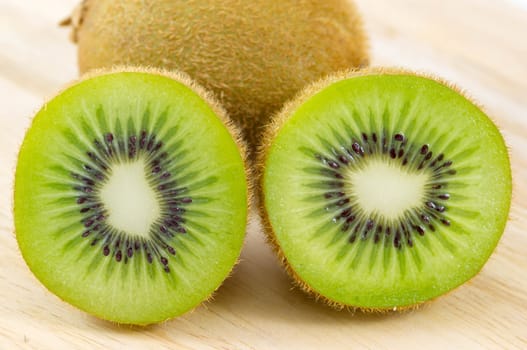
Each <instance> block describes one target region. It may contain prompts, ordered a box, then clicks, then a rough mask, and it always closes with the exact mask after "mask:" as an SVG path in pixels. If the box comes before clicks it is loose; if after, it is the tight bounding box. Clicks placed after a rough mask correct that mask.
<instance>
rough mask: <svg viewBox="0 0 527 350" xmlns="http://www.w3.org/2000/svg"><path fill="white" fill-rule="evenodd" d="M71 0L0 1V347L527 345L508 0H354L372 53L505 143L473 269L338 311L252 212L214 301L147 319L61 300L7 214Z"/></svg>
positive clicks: (523, 209) (519, 134) (513, 39)
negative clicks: (146, 323) (452, 97)
mask: <svg viewBox="0 0 527 350" xmlns="http://www.w3.org/2000/svg"><path fill="white" fill-rule="evenodd" d="M75 3H76V0H46V1H38V0H32V1H30V0H25V1H19V0H0V33H1V34H0V101H1V108H0V193H1V194H2V196H0V349H14V348H22V349H25V348H28V349H62V348H64V349H72V348H79V349H83V348H84V349H93V348H102V349H108V348H125V349H133V348H143V349H144V348H147V349H176V348H177V349H180V348H181V349H183V348H194V349H349V348H355V349H356V348H375V349H396V348H401V349H403V348H404V349H407V348H426V349H433V348H438V349H439V348H441V349H443V348H456V349H462V348H464V349H468V348H471V349H472V348H489V349H505V348H506V349H514V348H518V349H520V348H523V349H527V294H526V290H527V278H525V273H526V271H527V108H526V100H527V6H526V5H522V2H521V1H520V0H516V1H514V0H501V1H500V0H457V1H455V0H447V1H444V0H358V4H359V6H360V9H361V10H362V12H363V14H364V18H365V22H366V25H367V28H368V30H369V33H370V35H371V51H372V55H373V58H374V59H373V62H374V64H375V65H390V66H394V65H395V66H403V67H406V68H411V69H416V70H420V71H426V72H433V73H434V74H437V75H439V76H442V77H444V78H446V79H448V80H450V81H452V82H455V83H457V84H458V85H459V86H462V87H463V88H465V89H466V90H467V91H469V94H470V95H471V96H473V97H474V98H475V99H476V100H478V101H480V102H481V103H482V104H484V105H485V106H486V108H487V110H488V111H489V113H490V114H491V115H492V116H494V118H495V121H496V123H497V124H498V125H500V127H501V129H502V131H503V134H504V135H505V138H506V140H507V142H508V145H509V147H510V154H511V157H512V167H513V174H514V184H515V186H514V199H513V200H514V202H513V206H512V209H511V214H510V221H509V223H508V226H507V229H506V231H505V234H504V236H503V238H502V240H501V242H500V244H499V246H498V248H497V250H496V251H495V253H494V254H493V256H492V258H491V259H490V261H489V262H488V264H487V265H486V266H485V267H484V269H483V271H482V272H481V273H480V274H479V275H478V276H477V277H476V278H474V279H473V280H471V281H470V282H469V283H467V284H465V285H463V286H462V287H460V288H458V289H457V290H455V291H454V292H452V293H450V294H449V295H447V296H445V297H443V298H440V299H439V300H437V301H436V302H434V303H431V304H429V305H427V306H425V307H423V308H422V309H420V310H418V311H413V312H408V313H405V314H389V315H384V316H382V315H365V314H361V313H356V314H353V313H351V312H348V311H343V312H338V311H335V310H332V309H329V308H328V307H326V306H325V305H323V304H321V303H318V302H315V301H314V300H312V299H311V298H309V297H307V296H305V295H304V294H302V293H301V292H300V291H299V290H297V289H296V288H293V287H292V285H291V283H290V281H289V280H288V278H287V277H286V276H285V274H284V273H283V272H282V270H281V269H280V267H279V265H278V263H277V261H276V259H275V258H274V256H273V255H272V253H271V251H270V249H269V247H268V246H267V245H266V244H265V243H264V239H263V235H262V232H261V228H260V225H259V223H258V221H257V220H256V218H255V219H253V222H252V223H251V225H250V229H249V235H248V238H247V240H246V244H245V247H244V250H243V255H242V260H241V263H240V264H239V265H238V266H237V268H236V269H235V271H234V273H233V275H232V277H231V278H230V279H228V280H227V281H226V282H225V284H224V285H223V286H222V288H220V290H219V291H218V292H217V294H216V296H215V298H214V300H212V301H210V302H208V303H206V304H205V305H203V306H201V307H199V308H198V309H196V310H195V311H193V312H192V313H190V314H187V315H185V316H183V317H181V318H179V319H176V320H173V321H170V322H166V323H164V324H161V325H157V326H151V327H147V328H133V327H127V326H116V325H113V324H111V323H108V322H104V321H100V320H97V319H95V318H93V317H90V316H88V315H86V314H84V313H82V312H80V311H78V310H76V309H75V308H73V307H71V306H69V305H67V304H66V303H63V302H62V301H60V300H59V299H58V298H56V297H55V296H54V295H52V294H51V293H49V292H47V291H46V290H45V289H44V288H43V287H42V286H41V285H40V284H39V283H38V282H37V280H36V279H35V278H34V277H33V276H32V275H31V273H30V272H29V270H28V269H27V267H26V265H25V264H24V261H23V260H22V257H21V255H20V253H19V251H18V248H17V245H16V241H15V238H14V235H13V223H12V214H11V209H10V208H11V204H12V202H11V197H12V177H13V170H14V167H15V159H16V152H17V149H18V146H19V145H20V143H21V141H22V138H23V134H24V130H25V129H26V128H27V126H28V125H29V121H30V117H31V116H32V114H33V113H34V112H35V111H36V110H38V109H39V108H40V106H41V104H42V103H43V101H44V100H45V98H46V97H49V96H51V95H53V94H54V93H55V91H57V90H58V89H59V88H60V87H61V86H63V85H64V84H65V83H67V82H68V81H70V80H72V79H75V77H76V76H77V70H76V56H75V48H74V46H73V45H71V44H70V43H69V42H68V40H67V37H68V33H67V30H64V29H60V28H58V27H57V22H59V20H61V19H62V18H63V17H64V16H66V15H67V14H69V12H70V10H71V9H72V8H73V7H74V5H75Z"/></svg>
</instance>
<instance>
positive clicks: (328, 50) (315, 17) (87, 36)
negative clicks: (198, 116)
mask: <svg viewBox="0 0 527 350" xmlns="http://www.w3.org/2000/svg"><path fill="white" fill-rule="evenodd" d="M70 22H71V23H70V24H72V25H73V33H72V38H73V39H74V40H75V41H77V43H78V56H79V68H80V71H81V72H86V71H88V70H90V69H94V68H101V67H111V66H113V65H116V64H117V65H123V64H124V65H142V66H153V67H162V68H166V69H170V70H172V69H177V70H180V71H184V72H186V73H187V74H189V75H190V76H191V77H192V78H193V79H195V80H196V81H197V82H198V83H199V84H201V85H203V86H204V87H205V88H207V89H209V90H211V91H212V92H213V93H215V95H216V96H217V97H218V99H219V101H220V102H221V103H222V105H223V106H224V107H225V109H226V110H227V111H228V112H229V115H230V116H231V117H232V118H233V119H234V120H235V121H236V122H237V123H238V124H239V125H240V126H241V128H242V131H243V132H244V137H245V139H246V140H247V141H248V142H249V145H250V146H251V147H252V148H254V147H256V145H257V144H258V143H259V140H260V133H261V129H262V127H263V126H264V125H265V124H267V122H268V120H269V117H270V116H271V115H272V114H273V113H275V112H276V111H277V110H278V109H279V108H281V107H282V105H283V103H284V102H285V101H287V100H288V99H290V98H292V97H293V96H294V95H295V94H296V93H297V92H298V91H299V90H300V89H302V88H303V87H304V86H305V85H306V84H308V83H310V82H312V81H314V80H318V79H319V78H321V77H322V76H325V75H327V74H330V73H333V72H335V71H339V70H343V69H349V68H352V67H359V66H366V65H367V64H368V61H369V57H368V52H367V40H366V37H365V34H364V31H363V25H362V21H361V19H360V17H359V15H358V13H357V10H356V8H355V7H354V5H353V4H352V3H351V2H350V1H349V0H281V1H274V0H273V1H270V0H253V1H246V0H187V1H183V0H150V1H148V2H146V1H142V0H129V1H115V0H85V1H84V2H83V3H82V4H81V6H80V7H78V9H77V11H76V13H75V15H74V16H72V20H71V21H70ZM65 23H67V22H65Z"/></svg>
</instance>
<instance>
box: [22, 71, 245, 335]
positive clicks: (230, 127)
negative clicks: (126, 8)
mask: <svg viewBox="0 0 527 350" xmlns="http://www.w3.org/2000/svg"><path fill="white" fill-rule="evenodd" d="M124 72H134V73H146V74H154V75H160V76H164V77H167V78H170V79H173V80H176V81H178V82H179V83H181V84H183V85H185V86H186V87H188V88H189V89H191V90H192V91H194V92H195V93H196V94H197V95H198V96H199V97H200V98H201V99H203V100H204V101H205V102H206V103H207V104H208V105H209V106H210V107H211V109H212V110H213V112H214V114H215V115H216V116H218V118H219V119H220V120H221V121H222V123H223V124H224V125H225V127H226V129H227V131H228V132H229V133H230V134H231V136H232V138H233V140H234V142H235V143H236V145H237V147H238V150H239V152H240V156H241V157H242V160H243V162H244V164H245V179H244V180H245V182H246V185H247V206H248V208H247V217H246V221H247V222H248V221H249V219H250V215H251V210H250V209H251V208H250V207H251V203H253V193H254V191H253V187H252V185H253V181H250V179H251V178H252V171H251V170H250V167H249V166H248V165H247V164H248V157H247V146H246V144H245V141H244V140H243V137H242V133H241V131H240V129H239V127H238V126H237V125H235V124H234V123H233V121H232V119H231V118H230V117H229V116H228V114H227V112H226V111H225V109H224V108H223V107H222V106H221V104H220V103H219V102H218V101H217V100H216V98H215V96H214V95H213V94H212V93H211V92H209V91H207V90H206V89H205V88H203V87H202V86H201V85H199V84H198V83H196V82H195V81H194V80H192V79H191V78H190V77H189V76H188V75H187V74H185V73H183V72H179V71H168V70H165V69H157V68H151V67H133V66H115V67H113V68H111V69H95V70H92V71H90V72H88V73H86V74H83V75H82V76H81V77H80V78H79V79H77V80H75V81H72V82H71V83H69V84H68V85H66V86H64V87H63V88H62V89H61V90H60V91H59V92H57V93H56V94H55V95H54V96H52V97H50V98H48V99H47V101H51V100H52V99H53V98H54V97H55V96H57V95H60V94H61V93H62V92H64V91H65V90H67V89H69V88H70V87H72V86H74V85H76V84H78V83H80V82H82V81H84V80H87V79H91V78H95V77H97V76H101V75H107V74H114V73H124ZM46 104H47V102H46ZM13 195H14V191H13ZM12 203H13V208H12V214H13V215H14V213H15V207H14V203H15V200H14V197H13V199H12ZM13 233H14V234H15V233H16V232H13ZM239 261H240V260H239V258H238V260H237V261H236V262H235V264H234V265H233V268H232V269H231V272H230V273H229V275H228V276H227V277H226V278H225V280H226V279H227V278H229V277H230V276H231V274H232V272H233V270H234V267H235V266H236V265H237V264H238V263H239ZM44 287H45V286H44ZM220 287H221V285H220V286H218V288H217V289H216V290H214V291H213V292H212V293H211V294H210V295H209V296H208V297H207V298H206V299H204V300H203V301H202V302H201V303H200V304H199V305H197V306H196V307H195V308H194V309H191V310H189V311H187V313H191V312H193V311H194V310H195V309H196V308H197V307H198V306H200V305H203V304H204V303H206V302H210V301H211V300H212V299H213V298H214V294H215V293H216V291H217V290H218V289H219V288H220ZM46 288H47V287H46ZM52 293H53V292H52ZM53 294H54V293H53ZM61 300H62V299H61ZM93 315H94V316H96V317H98V318H100V319H103V320H105V321H107V322H110V323H114V324H117V325H125V326H128V327H130V328H145V327H148V326H150V325H151V324H120V323H118V322H115V321H109V320H106V318H105V317H104V316H103V315H96V314H93ZM169 320H170V319H167V320H165V321H169ZM165 321H160V322H159V323H161V322H165Z"/></svg>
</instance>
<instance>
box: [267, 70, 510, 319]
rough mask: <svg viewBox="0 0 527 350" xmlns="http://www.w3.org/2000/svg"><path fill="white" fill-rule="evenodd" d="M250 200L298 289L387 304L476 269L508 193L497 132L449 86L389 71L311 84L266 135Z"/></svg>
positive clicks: (490, 246) (373, 306) (368, 304)
mask: <svg viewBox="0 0 527 350" xmlns="http://www.w3.org/2000/svg"><path fill="white" fill-rule="evenodd" d="M264 139H265V141H266V142H265V145H263V146H262V149H261V154H260V163H259V164H260V187H259V190H260V195H261V201H262V203H261V209H262V216H263V218H264V222H265V227H266V230H267V233H268V234H269V238H270V241H271V242H272V243H273V244H274V246H275V248H276V250H277V252H278V255H279V256H280V258H281V259H282V262H283V263H284V265H285V266H286V268H287V271H288V272H289V273H290V275H291V276H292V277H293V279H294V280H295V281H296V283H297V284H298V285H299V286H300V287H301V288H302V289H304V290H305V291H307V292H310V293H313V294H314V295H315V296H317V297H319V298H321V299H323V300H325V301H326V302H327V303H329V304H330V305H333V306H335V307H345V306H346V307H351V308H356V309H359V310H360V309H362V310H370V311H374V310H375V311H384V310H394V309H395V310H397V309H405V308H412V307H416V306H417V305H419V304H421V303H423V302H426V301H428V300H431V299H433V298H436V297H438V296H440V295H443V294H445V293H447V292H449V291H450V290H452V289H454V288H455V287H457V286H459V285H461V284H462V283H464V282H466V281H467V280H469V279H470V278H472V277H473V276H475V275H476V274H477V273H478V272H479V271H480V269H481V268H482V267H483V265H484V264H485V262H486V261H487V260H488V259H489V256H490V255H491V253H492V252H493V250H494V248H495V247H496V245H497V243H498V241H499V239H500V237H501V235H502V233H503V231H504V227H505V224H506V221H507V217H508V212H509V207H510V201H511V170H510V163H509V158H508V153H507V148H506V146H505V143H504V140H503V138H502V136H501V135H500V132H499V131H498V129H497V128H496V126H495V125H494V123H493V122H492V121H491V120H490V119H489V117H488V116H487V115H486V114H485V113H484V112H483V111H482V109H481V108H480V107H478V106H477V105H475V104H474V103H473V102H471V101H470V100H469V99H467V98H466V97H465V96H464V95H463V94H462V93H461V92H460V91H459V89H457V88H455V87H453V86H452V85H450V84H448V83H445V82H443V81H441V80H440V79H435V78H431V77H427V76H424V75H418V74H415V73H412V72H409V71H401V70H396V69H371V70H365V71H362V72H354V71H347V72H343V73H339V74H335V75H332V76H330V77H329V78H326V79H323V80H322V81H319V82H318V83H315V84H312V85H311V86H309V87H307V88H306V89H305V90H304V91H303V92H302V93H300V94H299V95H298V96H297V97H296V98H295V99H294V100H293V101H291V102H290V103H288V104H287V105H286V106H285V107H284V108H283V109H282V110H281V111H280V112H279V113H278V114H277V115H276V116H275V118H274V119H273V122H272V124H271V125H270V126H269V127H268V128H267V130H266V133H265V138H264Z"/></svg>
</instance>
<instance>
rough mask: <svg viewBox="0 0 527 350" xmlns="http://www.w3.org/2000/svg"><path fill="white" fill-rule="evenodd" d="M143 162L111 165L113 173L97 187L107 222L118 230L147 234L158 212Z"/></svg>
mask: <svg viewBox="0 0 527 350" xmlns="http://www.w3.org/2000/svg"><path fill="white" fill-rule="evenodd" d="M145 169H146V167H145V162H144V160H143V159H138V160H136V161H134V162H132V163H121V164H115V165H114V166H112V173H111V175H110V178H109V179H108V181H107V182H106V183H105V184H104V185H103V187H102V188H101V191H100V199H101V201H102V203H104V207H105V209H106V210H107V212H108V215H109V216H108V218H107V222H108V223H109V224H110V225H112V226H113V227H114V228H115V229H117V230H122V231H125V232H127V233H128V234H132V235H137V236H143V237H148V232H149V231H150V226H151V225H152V223H154V222H155V221H156V220H157V219H158V218H159V217H160V214H161V208H160V205H159V201H158V199H157V197H156V192H155V190H154V188H152V186H151V185H150V183H149V182H148V179H147V177H146V173H145Z"/></svg>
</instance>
